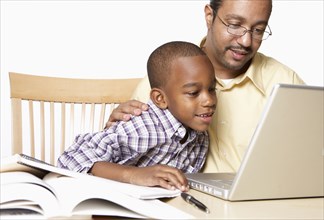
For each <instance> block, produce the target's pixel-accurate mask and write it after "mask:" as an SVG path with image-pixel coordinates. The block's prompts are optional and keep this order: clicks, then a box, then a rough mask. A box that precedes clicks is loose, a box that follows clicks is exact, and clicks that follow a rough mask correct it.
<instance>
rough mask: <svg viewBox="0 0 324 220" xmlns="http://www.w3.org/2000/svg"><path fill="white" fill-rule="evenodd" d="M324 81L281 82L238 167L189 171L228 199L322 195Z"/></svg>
mask: <svg viewBox="0 0 324 220" xmlns="http://www.w3.org/2000/svg"><path fill="white" fill-rule="evenodd" d="M323 108H324V87H317V86H306V85H287V84H276V85H275V86H274V87H273V90H272V93H271V95H270V97H269V100H268V102H267V104H266V106H265V109H264V111H263V114H262V117H261V120H260V121H259V124H258V126H257V127H256V130H255V132H254V134H253V137H252V139H251V141H250V144H249V146H248V148H247V150H246V152H245V155H244V158H243V160H242V163H241V166H240V167H239V169H238V171H237V173H196V174H186V176H187V178H188V181H189V185H190V187H191V188H193V189H196V190H198V191H202V192H204V193H207V194H210V195H213V196H216V197H219V198H221V199H224V200H229V201H242V200H263V199H280V198H305V197H323V196H324V193H323V188H324V187H323V186H324V182H323V177H324V176H323V175H324V174H323V173H324V168H323V167H324V165H323V161H324V129H323V124H324V109H323Z"/></svg>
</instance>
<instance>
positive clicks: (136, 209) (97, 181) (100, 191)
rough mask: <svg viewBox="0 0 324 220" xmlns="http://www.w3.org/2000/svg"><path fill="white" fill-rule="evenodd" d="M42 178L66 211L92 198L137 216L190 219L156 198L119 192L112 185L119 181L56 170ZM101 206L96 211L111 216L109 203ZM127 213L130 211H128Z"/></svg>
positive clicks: (118, 189)
mask: <svg viewBox="0 0 324 220" xmlns="http://www.w3.org/2000/svg"><path fill="white" fill-rule="evenodd" d="M55 177H56V178H55ZM44 180H45V181H46V182H47V183H48V184H50V185H51V186H52V187H53V188H55V190H56V192H57V195H58V198H59V200H60V201H64V202H62V203H61V205H60V207H61V209H64V213H65V214H67V213H73V214H77V213H78V210H80V209H81V208H80V207H78V205H79V204H80V205H84V206H87V205H88V204H91V203H94V201H90V200H94V199H96V200H97V201H96V202H99V200H106V201H110V202H111V203H114V204H116V205H117V206H119V207H121V208H122V207H123V208H124V209H126V210H128V209H130V210H132V211H133V213H136V215H137V217H138V215H140V216H141V218H143V217H151V218H158V219H161V218H162V219H165V218H168V219H170V218H175V216H178V217H179V218H185V219H189V218H192V216H190V215H188V214H186V213H184V212H182V211H180V210H178V209H176V208H174V207H172V206H170V205H168V204H166V203H163V202H161V201H159V200H157V199H145V200H144V199H139V198H136V197H133V196H130V195H128V194H127V193H124V192H123V191H120V188H118V187H117V188H116V185H115V184H120V183H119V182H116V183H114V184H112V182H115V181H103V180H105V179H102V178H94V176H88V178H82V179H80V178H73V177H67V176H62V175H58V174H55V173H50V174H48V175H47V176H46V177H45V178H44ZM129 185H131V184H129ZM135 188H136V187H135ZM71 195H73V196H71ZM83 201H85V203H84V204H82V203H81V202H83ZM99 203H100V202H99ZM102 208H103V209H102V210H101V211H100V213H98V214H100V215H110V206H109V207H108V206H107V207H106V210H105V206H103V207H102ZM121 210H122V209H121ZM94 211H95V210H94V209H92V214H97V213H95V212H94ZM127 212H128V214H129V211H127ZM79 213H80V212H79ZM122 216H127V215H126V212H125V213H124V214H122ZM129 217H132V216H129Z"/></svg>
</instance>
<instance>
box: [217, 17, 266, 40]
mask: <svg viewBox="0 0 324 220" xmlns="http://www.w3.org/2000/svg"><path fill="white" fill-rule="evenodd" d="M217 17H218V19H219V20H220V21H221V22H222V23H223V25H225V26H226V27H227V32H228V33H229V34H232V35H235V36H238V37H241V36H243V35H245V34H246V33H247V32H250V33H251V36H252V38H253V39H256V40H259V41H263V40H266V39H268V37H269V36H270V35H272V31H271V29H270V26H269V25H268V28H269V31H266V30H264V29H259V28H254V29H252V30H248V29H246V28H245V27H243V26H241V25H236V24H226V23H225V22H224V21H223V20H222V19H221V18H220V17H219V16H218V15H217Z"/></svg>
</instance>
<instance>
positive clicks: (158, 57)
mask: <svg viewBox="0 0 324 220" xmlns="http://www.w3.org/2000/svg"><path fill="white" fill-rule="evenodd" d="M202 55H203V56H206V54H205V53H204V52H203V51H202V50H201V49H200V48H199V47H198V46H197V45H195V44H193V43H190V42H185V41H172V42H169V43H166V44H163V45H161V46H160V47H158V48H157V49H155V50H154V51H153V52H152V53H151V55H150V57H149V59H148V61H147V74H148V78H149V82H150V85H151V88H161V87H163V86H164V85H165V83H166V81H167V79H168V78H169V77H168V75H169V74H170V67H171V64H172V62H173V61H174V60H175V59H176V58H178V57H191V56H202Z"/></svg>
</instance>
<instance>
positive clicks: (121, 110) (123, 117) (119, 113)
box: [105, 100, 148, 129]
mask: <svg viewBox="0 0 324 220" xmlns="http://www.w3.org/2000/svg"><path fill="white" fill-rule="evenodd" d="M146 110H148V105H147V104H145V103H143V102H140V101H137V100H130V101H127V102H124V103H121V104H120V105H119V106H118V107H117V108H115V109H114V110H113V111H112V112H111V114H110V116H109V119H108V121H107V123H106V125H105V129H107V128H109V127H110V126H111V125H112V124H113V123H115V122H116V121H128V120H129V119H130V118H131V116H132V115H140V114H142V111H146Z"/></svg>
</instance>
